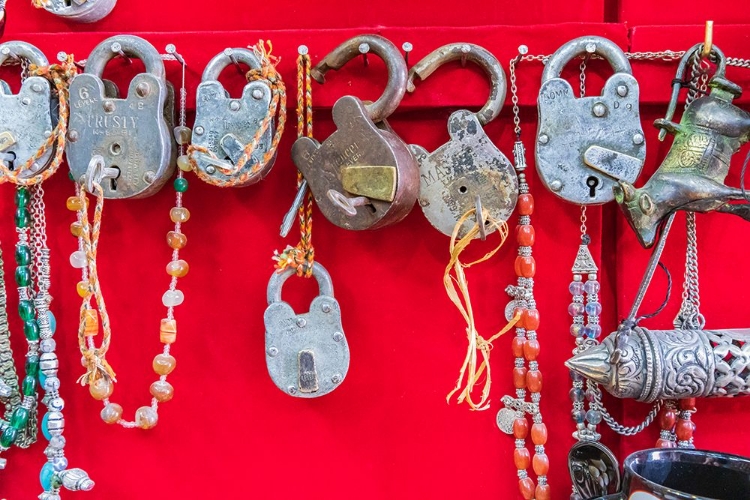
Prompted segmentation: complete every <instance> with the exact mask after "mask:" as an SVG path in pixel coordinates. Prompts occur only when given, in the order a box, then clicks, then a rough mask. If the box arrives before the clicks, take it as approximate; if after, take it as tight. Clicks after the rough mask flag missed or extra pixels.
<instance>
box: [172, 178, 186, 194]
mask: <svg viewBox="0 0 750 500" xmlns="http://www.w3.org/2000/svg"><path fill="white" fill-rule="evenodd" d="M187 189H188V181H187V179H185V178H181V177H178V178H177V179H175V180H174V190H175V191H177V192H178V193H184V192H185V191H187Z"/></svg>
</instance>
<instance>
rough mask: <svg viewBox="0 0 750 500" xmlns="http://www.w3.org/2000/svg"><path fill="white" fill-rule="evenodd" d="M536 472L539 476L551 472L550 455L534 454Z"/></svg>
mask: <svg viewBox="0 0 750 500" xmlns="http://www.w3.org/2000/svg"><path fill="white" fill-rule="evenodd" d="M532 432H533V431H532ZM533 463H534V474H536V475H537V476H546V475H547V472H549V457H547V455H540V454H538V453H537V454H536V455H534V461H533Z"/></svg>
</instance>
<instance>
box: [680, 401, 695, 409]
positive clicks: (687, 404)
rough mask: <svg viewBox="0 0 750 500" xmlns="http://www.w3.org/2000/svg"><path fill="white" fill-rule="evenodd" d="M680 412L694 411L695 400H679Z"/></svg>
mask: <svg viewBox="0 0 750 500" xmlns="http://www.w3.org/2000/svg"><path fill="white" fill-rule="evenodd" d="M678 404H679V406H680V410H695V398H687V399H680V400H679V401H678Z"/></svg>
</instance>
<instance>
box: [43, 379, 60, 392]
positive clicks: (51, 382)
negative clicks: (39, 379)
mask: <svg viewBox="0 0 750 500" xmlns="http://www.w3.org/2000/svg"><path fill="white" fill-rule="evenodd" d="M58 389H60V379H59V378H57V377H47V378H46V379H45V380H44V390H45V391H47V392H51V391H56V390H58Z"/></svg>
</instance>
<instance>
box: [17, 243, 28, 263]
mask: <svg viewBox="0 0 750 500" xmlns="http://www.w3.org/2000/svg"><path fill="white" fill-rule="evenodd" d="M30 263H31V250H29V247H28V246H27V245H18V246H17V247H16V264H18V265H19V266H28V265H29V264H30Z"/></svg>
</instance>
